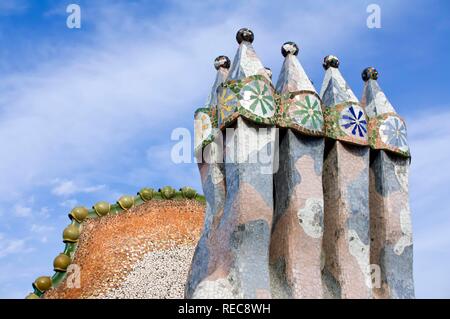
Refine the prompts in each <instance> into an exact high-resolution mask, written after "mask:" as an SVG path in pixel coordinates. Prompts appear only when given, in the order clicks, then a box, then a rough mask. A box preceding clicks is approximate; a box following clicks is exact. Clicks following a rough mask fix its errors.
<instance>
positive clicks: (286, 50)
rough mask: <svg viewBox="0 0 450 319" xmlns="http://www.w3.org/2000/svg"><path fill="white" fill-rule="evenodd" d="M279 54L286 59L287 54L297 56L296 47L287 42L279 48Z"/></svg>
mask: <svg viewBox="0 0 450 319" xmlns="http://www.w3.org/2000/svg"><path fill="white" fill-rule="evenodd" d="M281 54H282V55H283V56H284V57H286V56H287V55H288V54H293V55H297V54H298V46H297V44H295V43H294V42H291V41H288V42H285V43H283V45H282V46H281Z"/></svg>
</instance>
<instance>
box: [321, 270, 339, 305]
mask: <svg viewBox="0 0 450 319" xmlns="http://www.w3.org/2000/svg"><path fill="white" fill-rule="evenodd" d="M322 279H323V283H324V290H325V294H324V295H325V297H326V298H331V299H341V298H342V296H341V285H340V284H339V281H337V280H336V278H334V276H333V275H332V274H331V273H330V272H329V271H328V270H327V269H323V271H322Z"/></svg>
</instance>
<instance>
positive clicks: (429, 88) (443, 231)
mask: <svg viewBox="0 0 450 319" xmlns="http://www.w3.org/2000/svg"><path fill="white" fill-rule="evenodd" d="M70 3H77V4H79V5H80V6H81V10H82V27H81V29H77V30H75V29H68V28H67V27H66V17H67V13H66V7H67V5H68V4H70ZM370 3H376V4H378V5H379V6H380V8H381V24H382V25H381V28H380V29H369V28H367V26H366V19H367V16H368V13H367V12H366V8H367V6H368V4H370ZM244 26H246V27H249V28H251V29H252V30H253V31H254V32H255V42H254V46H255V49H256V51H257V53H258V55H259V56H260V58H261V60H262V61H263V63H264V64H265V65H267V66H268V67H270V68H272V70H273V73H274V80H275V81H276V79H277V77H278V76H277V75H278V72H279V70H280V68H281V64H282V61H283V60H282V56H281V54H280V46H281V44H282V43H283V42H285V41H288V40H291V41H295V42H296V43H297V44H298V45H299V47H300V54H299V58H300V60H301V62H302V65H303V67H304V68H305V70H306V72H307V73H308V75H309V76H310V77H311V79H312V80H313V82H314V83H315V86H316V88H317V89H318V88H319V87H320V84H321V82H322V77H323V73H324V72H323V69H322V67H321V62H322V58H323V57H324V56H325V55H327V54H334V55H337V56H338V57H339V58H340V60H341V67H340V69H341V72H342V73H343V75H344V77H345V78H346V80H347V81H348V83H349V85H350V86H351V87H352V89H353V91H354V92H355V93H356V94H357V96H359V97H360V96H361V93H362V87H363V83H362V80H361V78H360V73H361V71H362V69H363V68H365V67H366V66H369V65H371V66H375V67H376V68H377V69H378V70H379V72H380V78H379V83H380V85H381V87H382V88H383V89H384V91H385V93H386V95H387V96H388V98H389V99H390V101H391V103H392V104H393V105H394V107H395V108H396V109H397V112H398V113H399V114H401V115H403V116H404V117H405V118H406V120H407V125H408V130H409V138H410V145H411V149H412V154H413V158H412V168H411V178H410V189H411V194H410V196H411V206H412V214H413V228H414V245H415V249H414V253H415V261H414V270H415V281H416V295H417V297H424V298H430V297H439V298H449V297H450V274H449V273H448V269H449V268H450V235H449V229H450V215H449V207H450V196H448V194H449V192H448V181H449V180H450V148H449V146H450V143H449V141H450V104H449V101H450V90H449V85H450V80H449V76H448V74H450V67H449V63H450V62H449V60H448V52H449V51H450V41H449V39H450V3H449V2H448V1H411V0H409V1H406V0H405V1H376V0H372V1H345V4H343V3H342V1H320V0H319V1H317V0H315V1H277V2H276V3H275V2H269V1H267V2H265V1H220V0H215V1H201V2H200V1H198V2H196V1H139V0H134V1H119V0H116V1H111V0H108V1H106V0H97V1H75V0H71V1H59V0H53V1H50V0H47V1H45V0H44V1H43V0H39V1H38V0H34V1H32V0H2V1H1V3H0V145H1V149H2V152H1V154H2V156H0V173H1V179H0V297H2V298H14V297H18V298H21V297H23V296H24V295H26V294H27V293H28V292H29V291H30V289H31V282H32V281H33V280H34V279H35V278H36V277H37V276H39V275H45V274H52V260H53V258H54V257H55V256H56V255H57V254H58V253H59V252H60V251H61V250H62V249H63V244H62V240H61V232H62V230H63V228H64V227H65V225H66V224H67V223H68V218H67V213H68V212H69V211H70V209H71V207H73V206H74V205H76V204H83V205H88V206H90V205H92V204H93V203H95V202H96V201H98V200H108V201H111V202H114V201H115V200H116V199H117V198H118V197H119V196H120V195H122V194H134V193H135V192H136V191H137V190H138V189H139V188H141V187H142V186H150V187H155V188H158V187H160V186H164V185H172V186H174V187H180V186H184V185H192V186H195V187H196V188H197V189H200V183H199V175H198V173H197V168H196V165H195V164H174V163H172V162H171V161H170V150H171V147H172V146H173V144H174V143H175V142H174V141H171V139H170V136H171V132H172V130H173V129H174V128H177V127H186V128H189V129H192V125H193V124H192V117H193V111H194V110H195V109H196V108H197V107H199V106H202V105H203V103H204V101H205V100H206V97H207V95H208V93H209V88H210V86H211V85H212V81H213V79H214V76H215V70H214V68H213V65H212V62H213V60H214V58H215V57H216V56H217V55H220V54H225V55H228V56H229V57H230V58H232V57H233V56H234V53H235V50H236V46H237V44H236V42H235V39H234V37H235V33H236V31H237V30H238V29H239V28H241V27H244Z"/></svg>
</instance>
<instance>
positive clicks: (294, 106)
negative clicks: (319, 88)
mask: <svg viewBox="0 0 450 319" xmlns="http://www.w3.org/2000/svg"><path fill="white" fill-rule="evenodd" d="M277 124H278V126H280V127H288V128H292V129H294V130H296V131H299V132H300V133H304V134H306V135H312V136H324V119H323V112H322V102H321V101H320V97H319V96H318V95H317V93H315V92H311V91H307V90H302V91H297V92H289V93H287V94H283V95H282V96H281V97H280V99H279V105H278V110H277Z"/></svg>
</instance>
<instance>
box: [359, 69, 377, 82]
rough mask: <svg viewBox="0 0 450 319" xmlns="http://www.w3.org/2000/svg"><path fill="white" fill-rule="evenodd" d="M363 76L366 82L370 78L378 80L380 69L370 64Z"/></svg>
mask: <svg viewBox="0 0 450 319" xmlns="http://www.w3.org/2000/svg"><path fill="white" fill-rule="evenodd" d="M361 77H362V79H363V81H364V82H367V81H369V80H370V79H372V80H377V79H378V71H377V69H375V68H374V67H371V66H369V67H368V68H365V69H364V70H363V71H362V73H361Z"/></svg>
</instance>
